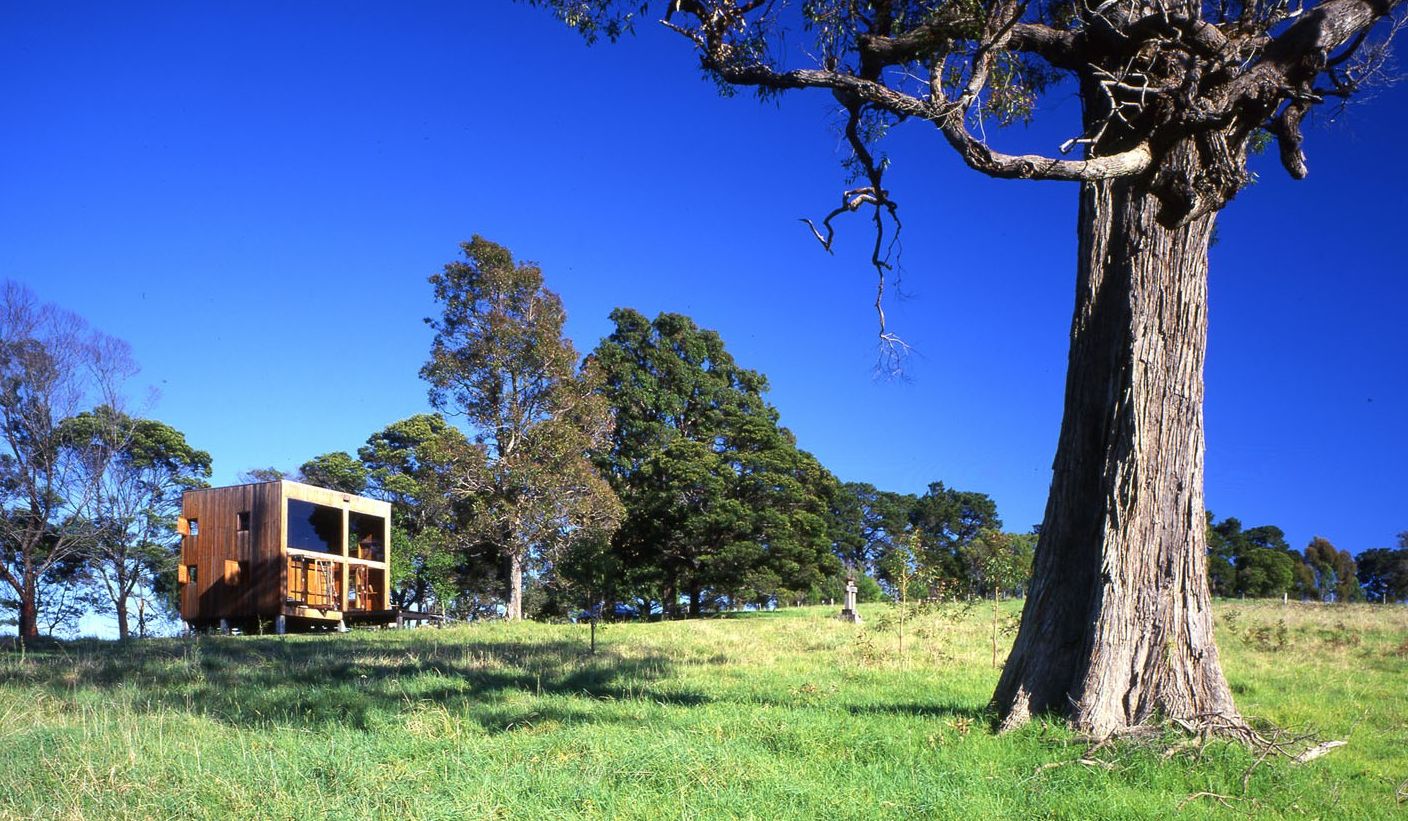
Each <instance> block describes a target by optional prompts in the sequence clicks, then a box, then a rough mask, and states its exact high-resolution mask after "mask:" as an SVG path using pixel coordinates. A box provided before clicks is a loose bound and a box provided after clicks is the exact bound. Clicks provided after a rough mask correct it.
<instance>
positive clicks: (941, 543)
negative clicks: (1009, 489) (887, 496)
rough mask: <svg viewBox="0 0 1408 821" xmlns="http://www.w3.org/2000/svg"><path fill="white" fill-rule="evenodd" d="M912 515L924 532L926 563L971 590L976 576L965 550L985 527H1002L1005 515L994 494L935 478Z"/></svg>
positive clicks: (935, 570) (912, 510)
mask: <svg viewBox="0 0 1408 821" xmlns="http://www.w3.org/2000/svg"><path fill="white" fill-rule="evenodd" d="M909 518H910V523H911V525H912V526H913V527H914V529H915V530H916V531H917V532H918V533H919V534H920V535H921V536H922V539H921V543H922V544H923V545H924V550H925V551H926V555H925V558H924V563H925V566H926V567H928V568H929V569H930V571H931V572H932V573H933V574H934V575H935V576H936V577H941V578H944V579H948V580H949V581H951V582H953V583H954V584H956V585H958V586H959V587H960V588H965V589H970V590H971V589H972V588H973V586H974V579H973V578H972V577H971V575H970V573H969V570H970V568H969V567H968V565H967V564H966V563H965V562H964V559H963V551H964V550H965V549H966V548H967V547H968V545H970V544H971V543H972V542H973V540H974V539H976V538H978V535H979V534H980V533H982V532H983V531H995V532H1000V531H1001V530H1002V519H1001V518H999V517H998V515H997V503H996V502H994V501H993V500H992V497H990V496H988V495H987V494H986V493H975V492H973V491H966V490H956V489H954V488H948V487H945V486H944V483H943V482H934V483H932V484H930V485H929V489H928V490H927V491H925V493H924V495H923V496H920V497H919V499H918V500H917V501H916V502H915V503H914V506H913V507H912V508H911V509H910V517H909Z"/></svg>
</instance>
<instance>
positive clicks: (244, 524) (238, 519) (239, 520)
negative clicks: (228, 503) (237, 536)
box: [235, 510, 249, 533]
mask: <svg viewBox="0 0 1408 821" xmlns="http://www.w3.org/2000/svg"><path fill="white" fill-rule="evenodd" d="M235 530H238V531H239V532H241V533H245V532H247V531H248V530H249V511H248V510H241V511H240V512H239V513H236V514H235Z"/></svg>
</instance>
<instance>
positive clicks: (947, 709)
mask: <svg viewBox="0 0 1408 821" xmlns="http://www.w3.org/2000/svg"><path fill="white" fill-rule="evenodd" d="M846 711H847V712H849V713H850V714H851V715H855V716H863V715H878V716H914V717H916V718H965V719H968V720H969V721H973V722H990V721H991V719H992V710H991V709H989V708H988V707H987V706H986V705H984V706H982V707H974V706H973V705H972V704H961V703H958V702H941V703H929V704H921V703H907V704H851V705H848V706H847V707H846Z"/></svg>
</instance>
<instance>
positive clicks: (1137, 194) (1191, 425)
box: [993, 150, 1236, 737]
mask: <svg viewBox="0 0 1408 821" xmlns="http://www.w3.org/2000/svg"><path fill="white" fill-rule="evenodd" d="M1191 154H1192V152H1191V150H1190V151H1189V152H1187V154H1185V155H1184V161H1185V162H1188V161H1196V157H1194V156H1189V155H1191ZM1157 209H1158V203H1157V201H1156V200H1155V198H1154V197H1153V196H1151V195H1150V194H1149V193H1148V192H1147V190H1146V189H1145V187H1144V186H1143V185H1142V184H1141V183H1140V182H1138V181H1130V180H1114V181H1106V182H1099V183H1087V184H1084V185H1083V186H1082V189H1081V201H1080V260H1079V279H1078V282H1077V291H1076V307H1075V319H1074V322H1073V324H1072V329H1071V350H1070V360H1069V365H1068V368H1069V370H1068V373H1067V376H1066V405H1065V415H1064V418H1063V420H1062V423H1061V437H1060V441H1059V445H1058V447H1057V451H1056V459H1055V464H1054V467H1053V471H1054V474H1053V477H1052V483H1051V495H1050V497H1049V498H1048V500H1047V505H1046V517H1045V521H1044V522H1043V524H1042V528H1041V536H1040V540H1039V542H1038V544H1037V550H1036V557H1035V565H1034V568H1033V570H1034V572H1033V576H1032V587H1031V591H1030V594H1029V595H1028V597H1027V600H1026V604H1025V606H1024V608H1023V612H1022V625H1021V629H1020V630H1019V632H1018V634H1017V639H1016V643H1015V645H1014V647H1013V649H1012V654H1011V656H1010V657H1009V658H1008V660H1007V664H1006V667H1005V668H1004V669H1003V673H1002V678H1001V681H1000V682H999V683H998V687H997V692H996V694H995V695H994V696H993V702H994V706H995V707H996V708H997V710H998V712H999V715H1000V718H1001V721H1002V726H1003V727H1004V728H1010V727H1015V726H1018V725H1020V724H1022V723H1023V722H1025V721H1026V720H1027V719H1028V718H1029V717H1030V716H1031V715H1032V714H1034V713H1038V712H1048V711H1049V712H1055V713H1058V714H1064V715H1066V716H1068V717H1069V718H1070V720H1071V723H1072V724H1073V725H1074V726H1075V727H1076V728H1077V729H1079V730H1082V731H1085V732H1088V733H1091V734H1093V735H1095V736H1098V737H1104V736H1106V735H1108V734H1110V733H1113V732H1118V731H1120V730H1123V729H1125V728H1128V727H1131V726H1134V725H1137V724H1141V723H1144V722H1147V721H1149V720H1151V719H1155V718H1156V717H1159V716H1166V717H1177V718H1184V719H1198V718H1200V717H1210V716H1220V717H1223V718H1226V719H1232V720H1235V719H1236V710H1235V707H1234V706H1233V704H1232V694H1231V691H1230V690H1229V689H1228V686H1227V682H1226V680H1225V679H1224V678H1223V675H1222V669H1221V667H1220V665H1219V663H1218V656H1217V646H1216V645H1215V644H1214V643H1213V622H1212V612H1211V610H1210V599H1209V596H1208V586H1207V574H1206V570H1205V565H1206V560H1207V557H1206V536H1205V531H1204V527H1205V518H1204V515H1205V514H1204V506H1203V359H1204V354H1205V351H1206V348H1207V252H1208V244H1209V240H1210V238H1211V236H1212V229H1213V219H1214V216H1215V215H1213V214H1209V215H1206V216H1202V217H1199V218H1197V219H1194V220H1192V221H1190V222H1188V223H1186V224H1184V225H1182V226H1180V227H1177V228H1168V227H1166V226H1164V225H1162V224H1160V222H1159V221H1158V219H1157V218H1156V212H1157Z"/></svg>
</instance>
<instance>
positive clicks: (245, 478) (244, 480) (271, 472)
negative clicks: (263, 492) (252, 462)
mask: <svg viewBox="0 0 1408 821" xmlns="http://www.w3.org/2000/svg"><path fill="white" fill-rule="evenodd" d="M235 478H236V479H238V480H239V482H240V484H244V485H252V484H257V483H260V482H278V481H282V480H284V479H288V478H290V477H289V476H288V475H287V474H285V473H284V472H283V471H282V470H279V469H278V468H276V467H267V468H250V469H249V470H245V471H240V473H239V475H238V476H236V477H235Z"/></svg>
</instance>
